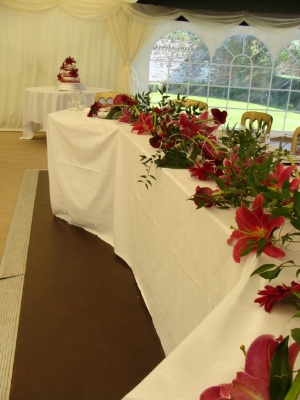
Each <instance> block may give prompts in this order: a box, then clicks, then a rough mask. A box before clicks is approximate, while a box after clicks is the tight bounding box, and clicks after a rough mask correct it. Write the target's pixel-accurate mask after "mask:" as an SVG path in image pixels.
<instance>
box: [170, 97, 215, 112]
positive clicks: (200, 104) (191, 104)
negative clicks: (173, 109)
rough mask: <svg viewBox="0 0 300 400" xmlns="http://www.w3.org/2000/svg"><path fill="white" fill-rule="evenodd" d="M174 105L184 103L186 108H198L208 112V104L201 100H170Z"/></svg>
mask: <svg viewBox="0 0 300 400" xmlns="http://www.w3.org/2000/svg"><path fill="white" fill-rule="evenodd" d="M170 101H172V102H173V103H174V104H178V103H182V105H183V106H184V107H185V108H188V107H194V106H198V108H199V110H208V104H207V103H205V102H204V101H201V100H196V99H185V100H178V99H170Z"/></svg>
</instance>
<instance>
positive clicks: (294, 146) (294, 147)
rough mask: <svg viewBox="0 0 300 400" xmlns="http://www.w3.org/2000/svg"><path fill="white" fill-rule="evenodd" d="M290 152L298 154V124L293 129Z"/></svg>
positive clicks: (299, 137) (299, 138)
mask: <svg viewBox="0 0 300 400" xmlns="http://www.w3.org/2000/svg"><path fill="white" fill-rule="evenodd" d="M291 153H292V154H300V126H298V128H296V129H295V130H294V135H293V141H292V146H291Z"/></svg>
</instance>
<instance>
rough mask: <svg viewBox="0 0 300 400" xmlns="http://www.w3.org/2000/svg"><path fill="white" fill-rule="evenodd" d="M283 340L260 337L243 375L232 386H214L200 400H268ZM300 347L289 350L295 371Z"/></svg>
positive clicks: (246, 361) (291, 365)
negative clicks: (273, 359) (273, 370)
mask: <svg viewBox="0 0 300 400" xmlns="http://www.w3.org/2000/svg"><path fill="white" fill-rule="evenodd" d="M282 340H283V337H282V336H280V337H278V338H277V339H275V337H274V336H273V335H267V334H266V335H260V336H258V337H257V338H256V339H255V340H254V341H253V342H252V343H251V345H250V347H249V349H248V351H247V354H246V360H245V368H244V371H243V372H237V374H236V378H235V379H233V381H232V382H231V383H225V384H221V385H217V386H212V387H210V388H208V389H206V390H204V392H202V393H201V395H200V398H199V400H222V399H231V400H269V399H270V396H269V387H270V368H271V361H272V358H273V355H274V353H275V350H276V348H277V346H278V345H279V343H280V342H282ZM299 350H300V346H299V345H298V344H297V343H293V344H291V345H290V346H289V361H290V367H291V370H293V367H294V363H295V360H296V358H297V355H298V353H299Z"/></svg>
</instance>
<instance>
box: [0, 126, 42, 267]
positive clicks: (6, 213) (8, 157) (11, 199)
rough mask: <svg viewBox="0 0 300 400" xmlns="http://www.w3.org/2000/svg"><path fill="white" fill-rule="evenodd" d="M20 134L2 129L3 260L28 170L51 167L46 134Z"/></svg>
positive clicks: (0, 217) (0, 248)
mask: <svg viewBox="0 0 300 400" xmlns="http://www.w3.org/2000/svg"><path fill="white" fill-rule="evenodd" d="M21 135H22V133H21V132H1V131H0V187H1V207H0V260H1V258H2V255H3V251H4V247H5V243H6V239H7V235H8V231H9V227H10V224H11V220H12V216H13V213H14V209H15V205H16V202H17V198H18V194H19V190H20V188H21V184H22V181H23V177H24V173H25V171H26V170H27V169H47V168H48V165H47V142H46V134H45V133H37V134H36V135H35V137H34V139H32V140H21V139H20V137H21Z"/></svg>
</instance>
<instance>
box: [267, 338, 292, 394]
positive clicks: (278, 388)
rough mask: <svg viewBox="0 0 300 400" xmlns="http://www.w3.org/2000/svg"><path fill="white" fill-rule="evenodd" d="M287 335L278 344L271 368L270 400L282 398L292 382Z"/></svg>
mask: <svg viewBox="0 0 300 400" xmlns="http://www.w3.org/2000/svg"><path fill="white" fill-rule="evenodd" d="M288 341H289V336H287V337H286V338H285V339H284V340H283V341H282V342H281V343H279V345H278V346H277V348H276V350H275V353H274V356H273V358H272V362H271V369H270V400H282V399H284V398H285V396H286V394H287V393H288V391H289V389H290V387H291V384H292V371H291V368H290V363H289V353H288Z"/></svg>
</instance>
